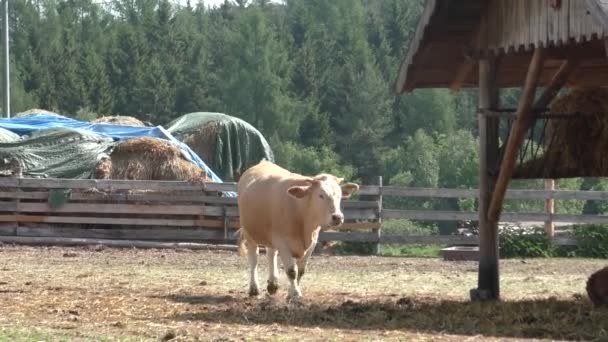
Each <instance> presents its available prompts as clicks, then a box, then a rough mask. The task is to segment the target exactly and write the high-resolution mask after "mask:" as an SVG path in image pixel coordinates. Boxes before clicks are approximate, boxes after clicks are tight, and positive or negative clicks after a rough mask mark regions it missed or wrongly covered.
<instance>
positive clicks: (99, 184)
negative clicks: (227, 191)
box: [0, 178, 221, 193]
mask: <svg viewBox="0 0 608 342" xmlns="http://www.w3.org/2000/svg"><path fill="white" fill-rule="evenodd" d="M220 184H221V183H220ZM0 187H19V188H47V189H98V190H134V189H138V190H166V191H180V190H188V191H200V192H201V193H202V192H203V191H204V190H205V184H194V183H188V182H181V181H143V180H108V179H59V178H0Z"/></svg>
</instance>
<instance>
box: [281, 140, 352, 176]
mask: <svg viewBox="0 0 608 342" xmlns="http://www.w3.org/2000/svg"><path fill="white" fill-rule="evenodd" d="M270 143H271V146H272V149H273V151H274V155H275V159H276V163H277V164H278V165H281V166H282V167H285V168H287V169H288V170H290V171H293V172H297V173H301V174H306V175H315V174H318V173H322V172H327V173H332V174H335V175H338V176H340V177H344V179H346V180H352V179H353V177H354V169H353V167H352V166H350V165H346V164H344V163H340V158H339V157H338V155H337V154H336V153H335V152H334V151H332V150H331V149H330V148H328V147H321V148H314V147H304V146H301V145H299V144H296V143H293V142H280V141H279V140H278V138H276V137H273V139H271V142H270Z"/></svg>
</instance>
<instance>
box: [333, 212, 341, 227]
mask: <svg viewBox="0 0 608 342" xmlns="http://www.w3.org/2000/svg"><path fill="white" fill-rule="evenodd" d="M331 220H332V221H333V224H334V225H338V224H342V222H344V215H342V214H333V215H331Z"/></svg>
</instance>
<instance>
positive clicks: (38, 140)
mask: <svg viewBox="0 0 608 342" xmlns="http://www.w3.org/2000/svg"><path fill="white" fill-rule="evenodd" d="M113 145H114V141H113V140H112V138H110V137H103V136H101V135H98V134H94V133H91V132H87V131H84V130H79V129H75V128H49V129H45V130H41V131H37V132H33V133H32V134H31V135H30V136H29V137H25V138H24V139H21V140H17V141H15V142H9V143H0V170H8V169H9V168H10V165H11V159H13V158H14V159H17V160H18V161H19V162H20V164H21V167H22V169H23V172H24V173H25V174H26V175H27V174H30V175H32V174H39V175H47V176H48V177H53V178H91V174H92V172H93V170H94V168H95V166H96V165H97V163H98V162H99V159H100V158H101V157H102V156H104V155H105V153H106V152H107V151H109V150H110V149H111V148H112V146H113Z"/></svg>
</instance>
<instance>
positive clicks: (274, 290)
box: [266, 281, 279, 295]
mask: <svg viewBox="0 0 608 342" xmlns="http://www.w3.org/2000/svg"><path fill="white" fill-rule="evenodd" d="M278 289H279V284H277V283H275V282H272V281H269V282H268V286H267V287H266V290H268V293H269V294H271V295H273V294H275V293H277V290H278Z"/></svg>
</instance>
